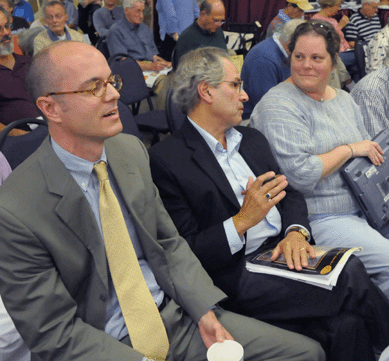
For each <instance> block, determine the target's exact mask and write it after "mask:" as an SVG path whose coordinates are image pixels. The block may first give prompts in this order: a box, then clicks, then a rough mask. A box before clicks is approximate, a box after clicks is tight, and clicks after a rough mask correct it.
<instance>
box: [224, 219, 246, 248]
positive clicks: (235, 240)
mask: <svg viewBox="0 0 389 361" xmlns="http://www.w3.org/2000/svg"><path fill="white" fill-rule="evenodd" d="M223 227H224V231H225V232H226V237H227V241H228V244H229V246H230V249H231V254H235V253H236V252H239V251H240V250H241V249H242V248H243V245H244V244H245V239H244V236H242V237H239V234H238V232H237V231H236V228H235V225H234V222H233V220H232V217H231V218H228V219H227V220H225V221H224V222H223Z"/></svg>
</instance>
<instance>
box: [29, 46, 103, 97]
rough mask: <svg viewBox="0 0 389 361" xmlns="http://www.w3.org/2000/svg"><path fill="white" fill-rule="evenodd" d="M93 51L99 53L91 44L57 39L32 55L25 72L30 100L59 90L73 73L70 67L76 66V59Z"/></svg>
mask: <svg viewBox="0 0 389 361" xmlns="http://www.w3.org/2000/svg"><path fill="white" fill-rule="evenodd" d="M94 53H97V54H101V53H100V52H99V51H98V50H97V49H95V48H94V47H93V46H91V45H87V44H84V43H80V42H77V41H57V42H55V43H53V44H51V45H50V46H48V47H46V48H44V49H43V50H41V51H40V52H39V53H38V54H36V55H35V56H34V57H33V59H32V61H31V64H30V66H29V68H28V71H27V74H26V82H27V88H28V92H29V94H30V97H31V100H32V102H33V103H36V101H37V99H38V98H39V97H40V96H43V95H44V94H46V93H50V92H55V91H59V90H60V89H61V87H62V86H63V84H64V83H66V81H67V79H69V77H71V76H72V74H74V72H73V71H72V69H73V68H77V64H78V61H80V60H81V59H85V57H88V56H90V55H91V54H94ZM69 54H72V55H71V56H69ZM101 56H103V55H102V54H101Z"/></svg>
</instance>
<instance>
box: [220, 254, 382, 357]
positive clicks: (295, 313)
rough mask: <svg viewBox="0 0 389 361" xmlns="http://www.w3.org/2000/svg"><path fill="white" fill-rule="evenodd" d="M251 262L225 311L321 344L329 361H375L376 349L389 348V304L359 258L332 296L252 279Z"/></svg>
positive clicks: (281, 282)
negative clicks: (236, 313) (242, 315)
mask: <svg viewBox="0 0 389 361" xmlns="http://www.w3.org/2000/svg"><path fill="white" fill-rule="evenodd" d="M251 257H252V255H250V256H246V258H245V259H243V260H242V265H241V266H242V274H241V278H240V283H239V289H238V292H237V296H236V297H233V298H232V299H231V300H230V301H228V303H225V304H223V307H225V308H228V309H230V310H233V311H235V312H238V313H241V314H244V315H246V316H251V317H254V318H257V319H259V320H262V321H265V322H267V323H271V324H274V325H276V326H279V327H282V328H284V329H288V330H292V331H295V332H298V333H301V334H304V335H307V336H309V337H311V338H313V339H315V340H317V341H319V342H320V343H321V345H322V347H323V349H324V350H325V352H326V354H327V360H328V361H349V360H353V361H359V360H360V361H369V360H372V361H373V360H375V358H374V352H373V346H374V347H376V348H377V349H379V350H383V349H384V348H385V347H386V346H388V345H389V301H388V299H387V298H386V297H385V295H384V294H383V293H382V292H381V290H380V289H379V288H378V287H376V286H375V285H374V284H373V283H372V282H371V281H370V278H369V276H368V275H367V273H366V270H365V268H364V266H363V264H362V262H361V261H360V260H359V259H358V258H357V257H355V256H351V258H350V260H349V261H348V263H347V264H346V266H345V268H344V270H343V271H342V273H341V275H340V276H339V279H338V283H337V285H336V287H334V288H333V289H332V290H331V291H329V290H326V289H323V288H320V287H315V286H312V285H308V284H305V283H303V282H297V281H292V280H288V279H285V278H282V277H277V276H269V275H264V274H257V273H251V272H249V271H247V270H246V268H245V266H244V265H245V263H246V260H248V259H251ZM219 287H220V285H219Z"/></svg>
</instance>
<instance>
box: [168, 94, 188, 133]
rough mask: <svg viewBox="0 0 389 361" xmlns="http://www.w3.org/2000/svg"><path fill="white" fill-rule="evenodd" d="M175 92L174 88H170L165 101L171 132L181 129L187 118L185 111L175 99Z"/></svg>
mask: <svg viewBox="0 0 389 361" xmlns="http://www.w3.org/2000/svg"><path fill="white" fill-rule="evenodd" d="M173 93H174V89H173V88H170V89H169V90H168V92H167V94H166V101H165V109H166V118H167V123H168V125H169V131H170V133H173V132H175V131H176V130H178V129H180V128H181V126H182V124H183V123H184V121H185V119H186V114H185V113H183V112H182V111H181V110H180V109H179V108H178V106H177V104H176V103H175V102H174V101H173Z"/></svg>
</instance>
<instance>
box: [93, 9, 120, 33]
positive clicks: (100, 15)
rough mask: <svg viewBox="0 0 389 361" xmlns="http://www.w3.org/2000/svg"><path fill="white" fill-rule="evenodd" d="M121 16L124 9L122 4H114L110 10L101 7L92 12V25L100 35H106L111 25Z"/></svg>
mask: <svg viewBox="0 0 389 361" xmlns="http://www.w3.org/2000/svg"><path fill="white" fill-rule="evenodd" d="M123 18H124V9H123V7H122V6H115V7H114V8H113V9H111V10H109V9H107V8H105V7H101V8H100V9H97V10H96V11H95V12H94V13H93V25H94V27H95V29H96V31H97V33H98V34H99V36H100V37H102V36H108V33H109V29H110V28H111V26H112V25H113V24H114V23H115V22H117V21H119V20H121V19H123Z"/></svg>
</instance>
